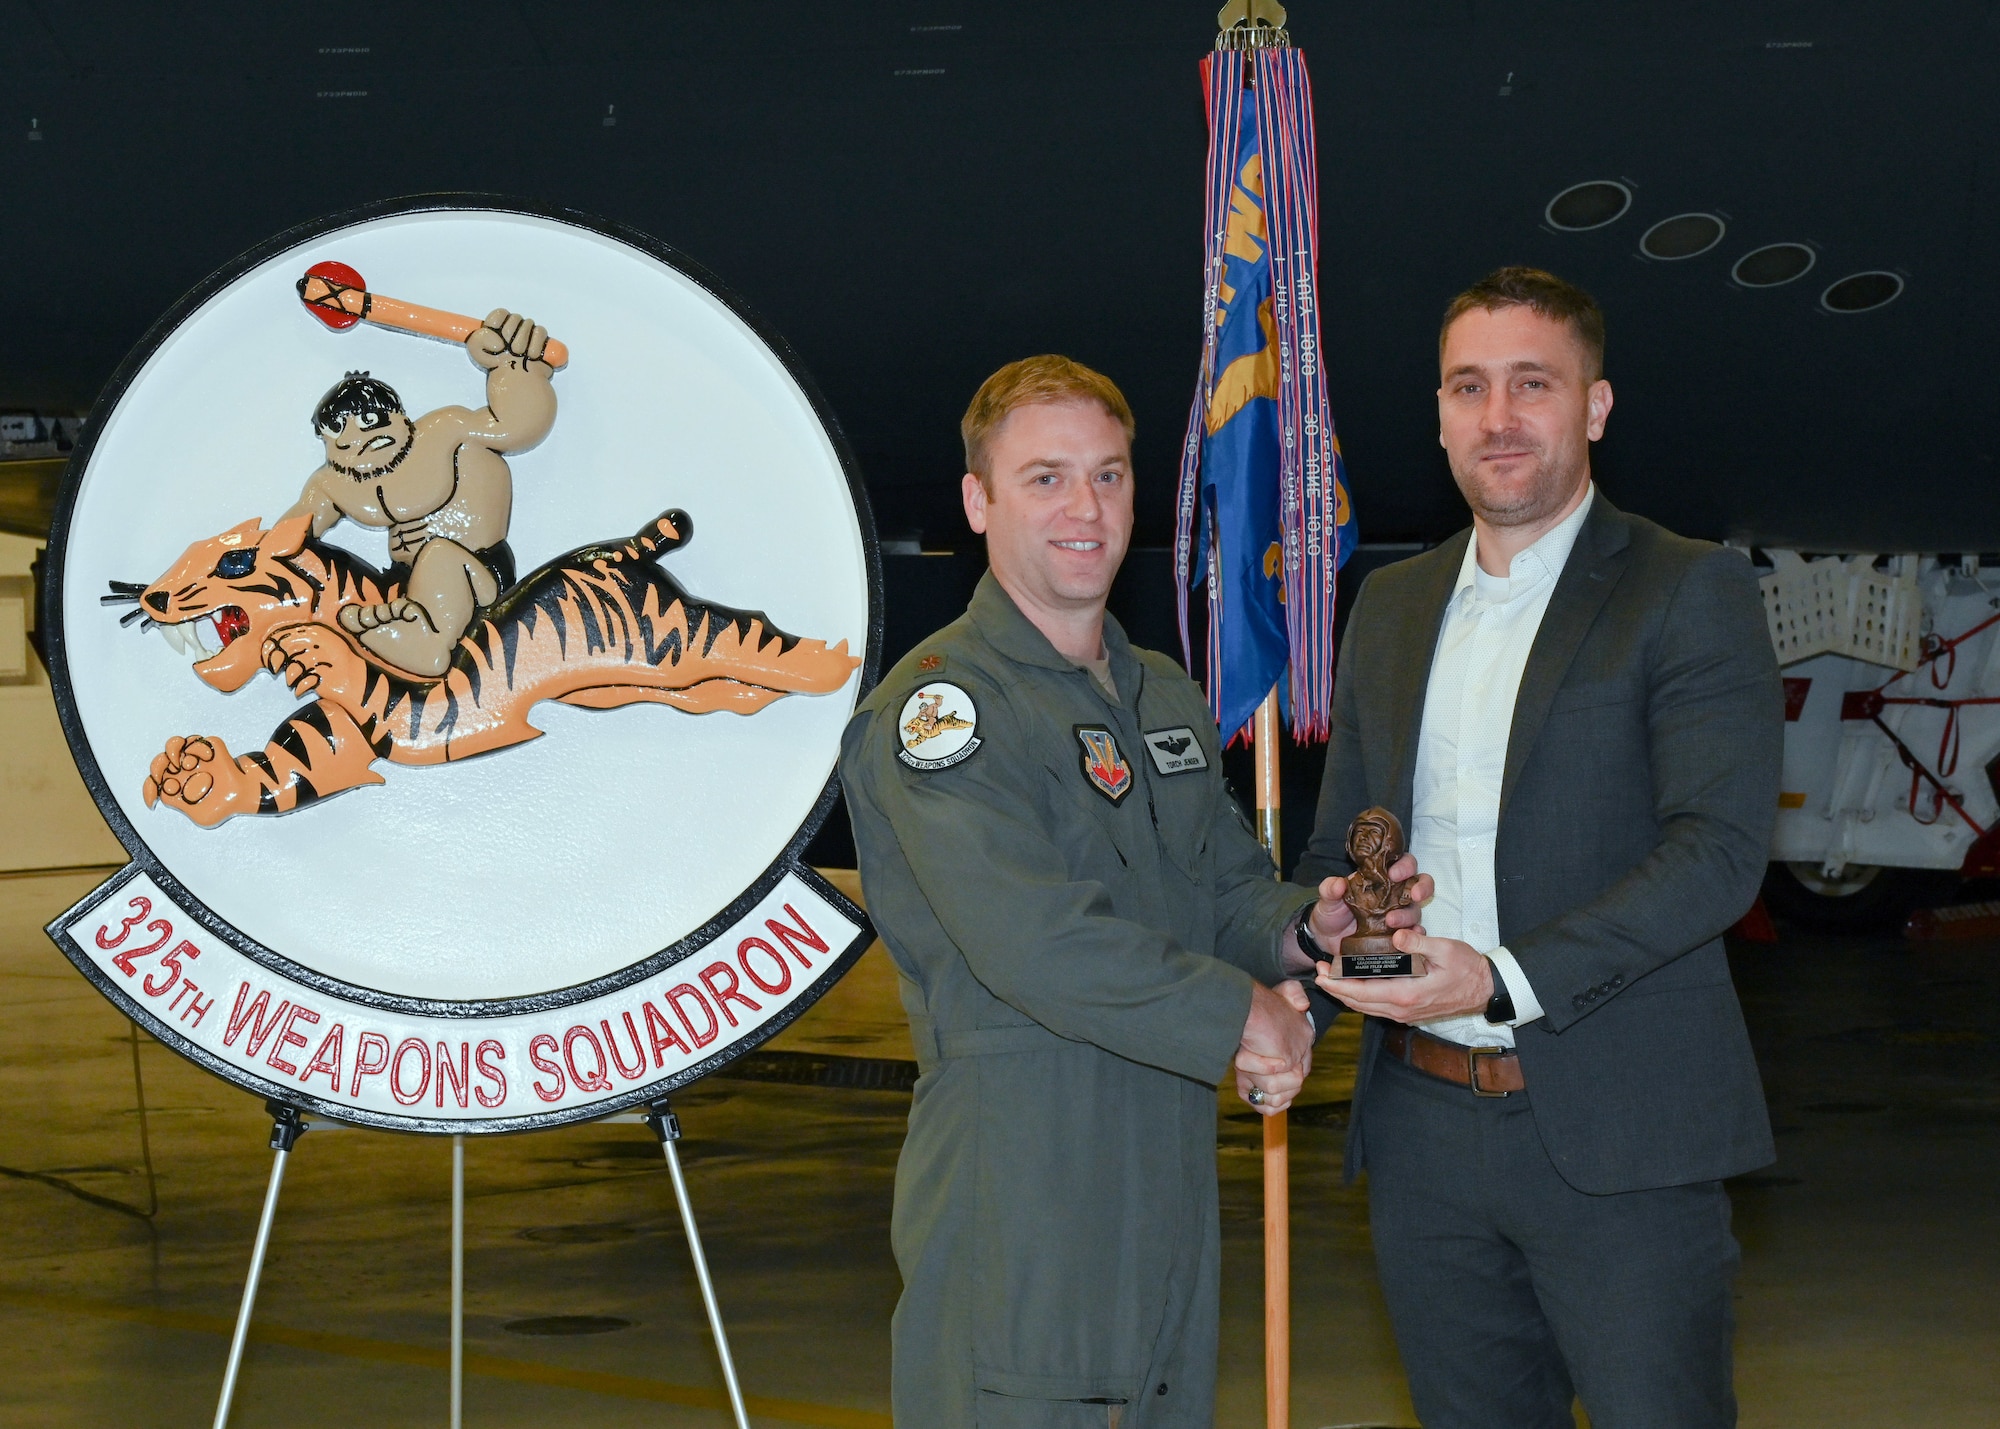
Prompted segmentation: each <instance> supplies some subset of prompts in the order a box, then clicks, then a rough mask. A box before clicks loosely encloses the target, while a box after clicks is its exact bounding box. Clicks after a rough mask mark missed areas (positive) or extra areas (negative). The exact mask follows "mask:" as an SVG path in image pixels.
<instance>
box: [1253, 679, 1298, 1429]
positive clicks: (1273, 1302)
mask: <svg viewBox="0 0 2000 1429" xmlns="http://www.w3.org/2000/svg"><path fill="white" fill-rule="evenodd" d="M1252 728H1253V735H1252V744H1251V749H1252V751H1253V752H1254V754H1255V758H1256V762H1257V777H1256V783H1257V837H1258V839H1259V840H1260V841H1261V842H1262V843H1263V845H1264V847H1265V848H1266V849H1268V850H1269V851H1270V854H1271V863H1272V872H1273V874H1274V875H1275V876H1276V877H1278V878H1280V879H1282V878H1283V877H1284V876H1285V875H1284V862H1283V859H1282V857H1281V850H1280V848H1279V845H1278V805H1279V799H1278V692H1277V690H1276V689H1275V688H1274V689H1273V690H1272V691H1271V693H1270V694H1268V695H1266V696H1265V697H1264V703H1262V704H1261V705H1259V706H1257V715H1256V720H1255V723H1254V725H1253V727H1252ZM1291 1174H1292V1173H1291V1139H1290V1127H1289V1124H1288V1123H1287V1120H1286V1117H1285V1113H1283V1112H1279V1113H1278V1114H1277V1115H1276V1116H1267V1117H1265V1118H1264V1424H1265V1429H1291V1422H1292V1197H1291Z"/></svg>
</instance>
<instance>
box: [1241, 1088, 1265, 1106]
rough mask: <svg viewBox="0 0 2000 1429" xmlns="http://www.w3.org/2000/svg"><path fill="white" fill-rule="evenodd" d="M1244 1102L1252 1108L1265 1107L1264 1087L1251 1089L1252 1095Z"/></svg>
mask: <svg viewBox="0 0 2000 1429" xmlns="http://www.w3.org/2000/svg"><path fill="white" fill-rule="evenodd" d="M1244 1100H1245V1101H1247V1102H1249V1103H1250V1105H1252V1106H1262V1105H1264V1089H1263V1088H1262V1087H1252V1088H1250V1095H1249V1096H1247V1097H1245V1098H1244Z"/></svg>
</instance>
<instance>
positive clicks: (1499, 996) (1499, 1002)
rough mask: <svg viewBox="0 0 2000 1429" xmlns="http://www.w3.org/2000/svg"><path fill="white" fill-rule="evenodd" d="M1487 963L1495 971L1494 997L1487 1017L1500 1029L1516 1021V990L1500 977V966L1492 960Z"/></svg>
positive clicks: (1487, 1008) (1488, 1005)
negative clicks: (1503, 1025) (1505, 1024)
mask: <svg viewBox="0 0 2000 1429" xmlns="http://www.w3.org/2000/svg"><path fill="white" fill-rule="evenodd" d="M1486 961H1487V964H1488V965H1489V966H1490V967H1492V969H1493V996H1492V998H1491V999H1489V1000H1488V1002H1487V1004H1486V1013H1485V1017H1486V1020H1487V1021H1488V1022H1491V1023H1492V1024H1493V1025H1494V1026H1496V1027H1498V1026H1500V1025H1502V1024H1504V1023H1509V1022H1512V1021H1513V1020H1514V990H1513V989H1512V988H1510V987H1508V986H1507V979H1505V978H1504V977H1502V976H1500V965H1499V964H1498V963H1495V962H1494V961H1493V959H1491V958H1488V959H1487V960H1486Z"/></svg>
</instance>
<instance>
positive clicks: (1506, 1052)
mask: <svg viewBox="0 0 2000 1429" xmlns="http://www.w3.org/2000/svg"><path fill="white" fill-rule="evenodd" d="M1382 1046H1383V1047H1384V1048H1385V1049H1386V1050H1387V1051H1388V1053H1389V1055H1390V1056H1392V1057H1394V1058H1395V1059H1396V1060H1397V1061H1399V1062H1401V1063H1403V1064H1404V1065H1406V1066H1411V1067H1415V1068H1416V1069H1417V1070H1418V1071H1419V1072H1422V1073H1423V1074H1424V1075H1426V1076H1430V1077H1436V1078H1437V1079H1438V1080H1439V1081H1441V1082H1450V1083H1451V1084H1452V1085H1453V1086H1455V1087H1466V1088H1468V1089H1469V1090H1470V1091H1471V1092H1472V1094H1473V1095H1474V1096H1481V1097H1504V1096H1506V1095H1507V1094H1508V1093H1509V1092H1519V1091H1525V1090H1526V1089H1527V1085H1528V1084H1527V1082H1525V1081H1524V1080H1522V1077H1521V1058H1520V1055H1519V1054H1518V1053H1516V1052H1515V1050H1514V1049H1513V1048H1512V1047H1500V1046H1492V1047H1466V1046H1462V1045H1460V1044H1459V1043H1457V1042H1447V1041H1446V1040H1445V1039H1444V1038H1442V1037H1433V1036H1431V1034H1430V1033H1428V1032H1426V1031H1424V1030H1423V1029H1422V1028H1418V1027H1405V1026H1403V1025H1402V1024H1401V1023H1399V1022H1392V1023H1390V1024H1389V1026H1388V1027H1387V1029H1386V1030H1385V1031H1384V1033H1383V1036H1382Z"/></svg>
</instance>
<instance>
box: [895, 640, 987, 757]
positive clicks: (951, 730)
mask: <svg viewBox="0 0 2000 1429" xmlns="http://www.w3.org/2000/svg"><path fill="white" fill-rule="evenodd" d="M940 663H942V662H940ZM979 743H980V740H979V711H978V709H977V708H976V707H974V705H973V703H972V696H970V695H968V694H967V693H966V692H965V691H964V690H961V689H960V688H959V687H958V686H957V685H948V684H945V683H944V682H942V681H938V682H935V683H932V684H928V685H923V686H920V687H919V688H918V690H917V692H916V693H915V694H913V695H911V696H910V697H909V699H907V700H905V701H904V702H903V712H902V713H901V714H899V715H898V716H896V745H897V748H896V757H897V758H898V759H900V760H902V761H903V763H905V764H907V765H909V766H910V768H912V769H949V768H951V766H952V765H954V764H958V763H960V762H962V761H964V760H967V759H970V758H971V757H972V752H973V751H974V750H975V749H977V748H979Z"/></svg>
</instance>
